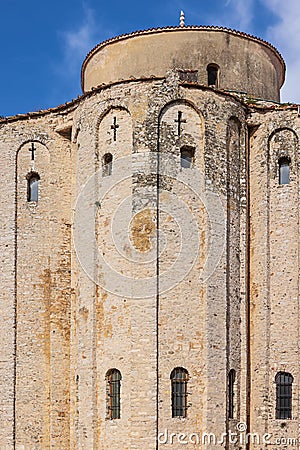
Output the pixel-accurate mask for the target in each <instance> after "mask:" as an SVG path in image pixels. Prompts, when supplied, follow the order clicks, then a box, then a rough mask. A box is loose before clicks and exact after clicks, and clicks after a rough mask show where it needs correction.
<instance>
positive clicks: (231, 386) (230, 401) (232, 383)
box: [228, 369, 236, 419]
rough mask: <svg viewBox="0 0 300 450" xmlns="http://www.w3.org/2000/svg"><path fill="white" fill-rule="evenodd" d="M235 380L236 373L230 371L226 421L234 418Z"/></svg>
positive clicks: (232, 370)
mask: <svg viewBox="0 0 300 450" xmlns="http://www.w3.org/2000/svg"><path fill="white" fill-rule="evenodd" d="M235 379H236V372H235V370H234V369H231V370H230V371H229V374H228V419H234V417H235V395H236V394H235Z"/></svg>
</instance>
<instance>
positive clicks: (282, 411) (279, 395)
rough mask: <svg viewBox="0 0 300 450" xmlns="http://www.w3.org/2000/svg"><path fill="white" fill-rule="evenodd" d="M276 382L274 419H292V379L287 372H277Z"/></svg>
mask: <svg viewBox="0 0 300 450" xmlns="http://www.w3.org/2000/svg"><path fill="white" fill-rule="evenodd" d="M275 382H276V419H291V418H292V385H293V377H292V375H291V374H290V373H287V372H278V373H277V375H276V377H275Z"/></svg>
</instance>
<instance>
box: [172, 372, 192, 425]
mask: <svg viewBox="0 0 300 450" xmlns="http://www.w3.org/2000/svg"><path fill="white" fill-rule="evenodd" d="M170 378H171V389H172V417H186V413H187V382H188V378H189V376H188V371H187V370H186V369H184V368H182V367H176V368H175V369H173V370H172V372H171V376H170Z"/></svg>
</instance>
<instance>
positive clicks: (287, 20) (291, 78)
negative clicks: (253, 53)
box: [263, 0, 300, 103]
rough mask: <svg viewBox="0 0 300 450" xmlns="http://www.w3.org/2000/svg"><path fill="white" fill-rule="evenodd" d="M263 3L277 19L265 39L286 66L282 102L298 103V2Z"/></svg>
mask: <svg viewBox="0 0 300 450" xmlns="http://www.w3.org/2000/svg"><path fill="white" fill-rule="evenodd" d="M263 3H264V4H265V6H267V7H268V8H269V9H270V10H271V11H272V12H273V13H274V14H275V15H277V17H278V23H277V24H276V25H274V26H271V27H269V28H268V29H267V33H266V38H267V39H268V40H269V41H270V42H271V43H272V44H273V45H275V46H276V47H277V48H278V50H279V51H280V52H281V53H282V55H283V57H284V59H285V62H286V65H287V76H286V82H285V84H284V87H283V88H282V92H281V97H282V101H283V102H292V103H300V84H299V77H300V2H299V0H285V1H284V2H282V0H263Z"/></svg>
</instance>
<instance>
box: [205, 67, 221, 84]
mask: <svg viewBox="0 0 300 450" xmlns="http://www.w3.org/2000/svg"><path fill="white" fill-rule="evenodd" d="M219 70H220V69H219V66H218V65H217V64H208V66H207V84H208V86H214V87H216V88H217V87H219Z"/></svg>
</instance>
